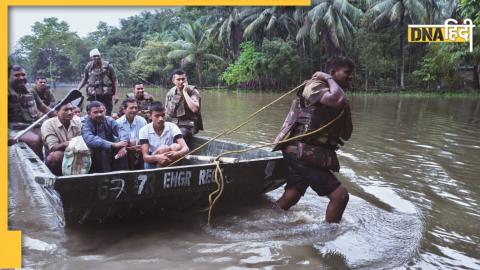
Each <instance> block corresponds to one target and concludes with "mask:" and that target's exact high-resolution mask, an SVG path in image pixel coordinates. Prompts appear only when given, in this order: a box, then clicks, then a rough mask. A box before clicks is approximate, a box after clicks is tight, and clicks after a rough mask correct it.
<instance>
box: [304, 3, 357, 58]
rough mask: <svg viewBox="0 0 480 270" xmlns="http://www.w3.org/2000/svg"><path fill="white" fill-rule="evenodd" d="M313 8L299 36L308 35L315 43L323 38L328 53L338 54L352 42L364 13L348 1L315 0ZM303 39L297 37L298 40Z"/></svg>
mask: <svg viewBox="0 0 480 270" xmlns="http://www.w3.org/2000/svg"><path fill="white" fill-rule="evenodd" d="M312 6H313V8H312V9H311V10H310V11H309V12H308V13H307V17H306V18H305V20H304V24H303V26H302V28H301V29H300V30H299V34H302V35H305V34H307V33H308V35H309V36H310V38H311V39H312V41H313V42H318V40H319V38H320V37H323V40H324V41H325V45H326V49H327V53H329V54H331V55H336V54H338V53H339V52H340V50H341V48H342V47H343V46H342V44H343V43H344V42H346V41H349V40H352V37H353V34H354V33H355V32H356V27H355V22H356V21H357V20H358V19H359V18H360V16H361V15H362V11H361V10H360V9H359V8H357V7H355V6H354V5H352V4H351V3H350V2H349V1H348V0H314V1H313V5H312ZM301 37H302V36H298V35H297V40H298V39H299V38H301Z"/></svg>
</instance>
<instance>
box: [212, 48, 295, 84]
mask: <svg viewBox="0 0 480 270" xmlns="http://www.w3.org/2000/svg"><path fill="white" fill-rule="evenodd" d="M240 48H241V53H240V57H239V58H238V60H237V62H235V63H234V64H230V66H229V67H228V68H227V70H226V71H225V72H224V73H223V74H222V76H221V79H222V80H224V81H225V82H226V83H227V84H228V85H229V86H232V85H240V84H243V83H248V82H253V81H258V82H259V84H258V86H263V87H264V88H272V87H278V86H281V85H285V84H289V83H291V82H292V81H295V79H294V78H295V77H297V78H298V76H296V75H298V74H299V72H298V71H299V70H300V57H299V56H298V54H297V52H296V50H295V44H294V43H293V41H288V42H285V41H282V40H279V39H275V40H272V41H270V40H264V42H263V44H262V47H261V50H260V51H258V50H257V49H256V48H255V45H254V44H253V42H251V41H247V42H243V43H242V44H241V45H240Z"/></svg>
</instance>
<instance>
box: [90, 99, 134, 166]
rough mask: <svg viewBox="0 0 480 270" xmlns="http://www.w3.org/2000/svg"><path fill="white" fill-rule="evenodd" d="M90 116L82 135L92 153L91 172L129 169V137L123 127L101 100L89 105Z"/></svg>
mask: <svg viewBox="0 0 480 270" xmlns="http://www.w3.org/2000/svg"><path fill="white" fill-rule="evenodd" d="M87 113H88V116H87V117H86V118H85V119H84V121H83V126H82V137H83V140H84V141H85V143H86V144H87V146H88V147H89V148H90V151H91V154H92V167H91V169H90V172H91V173H103V172H111V171H117V170H126V169H128V162H127V158H126V155H127V149H126V147H127V145H128V138H127V137H126V134H125V132H123V131H121V129H122V127H121V126H120V125H118V124H117V122H115V120H113V118H111V117H110V116H106V115H105V114H106V109H105V106H104V105H103V103H101V102H100V101H91V102H90V103H89V104H88V105H87Z"/></svg>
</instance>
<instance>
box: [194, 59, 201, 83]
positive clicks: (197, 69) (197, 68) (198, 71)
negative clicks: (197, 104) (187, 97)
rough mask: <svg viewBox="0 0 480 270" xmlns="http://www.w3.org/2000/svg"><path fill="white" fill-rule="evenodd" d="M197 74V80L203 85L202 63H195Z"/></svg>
mask: <svg viewBox="0 0 480 270" xmlns="http://www.w3.org/2000/svg"><path fill="white" fill-rule="evenodd" d="M195 76H196V77H197V82H198V85H199V86H202V77H201V75H200V63H198V62H197V63H195Z"/></svg>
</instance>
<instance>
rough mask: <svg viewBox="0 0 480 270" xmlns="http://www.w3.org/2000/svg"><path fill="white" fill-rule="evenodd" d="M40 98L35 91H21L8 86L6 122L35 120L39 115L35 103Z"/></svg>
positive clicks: (28, 122)
mask: <svg viewBox="0 0 480 270" xmlns="http://www.w3.org/2000/svg"><path fill="white" fill-rule="evenodd" d="M41 103H42V100H41V99H40V97H39V96H38V95H37V93H36V92H33V91H32V92H29V91H26V92H22V93H18V92H17V91H15V90H13V89H11V88H8V123H27V124H31V123H33V122H35V121H36V120H37V119H38V117H39V112H38V109H37V104H41Z"/></svg>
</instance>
